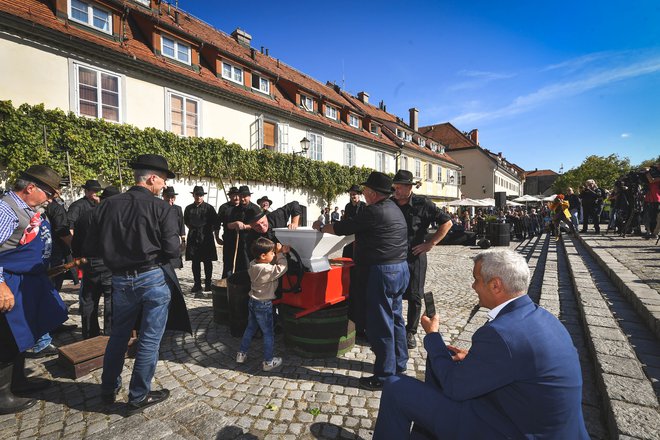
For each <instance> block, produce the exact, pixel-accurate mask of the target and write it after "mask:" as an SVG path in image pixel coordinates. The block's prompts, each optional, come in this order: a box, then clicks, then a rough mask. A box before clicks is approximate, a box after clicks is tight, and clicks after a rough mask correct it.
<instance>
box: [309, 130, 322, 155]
mask: <svg viewBox="0 0 660 440" xmlns="http://www.w3.org/2000/svg"><path fill="white" fill-rule="evenodd" d="M307 139H309V158H310V159H312V160H323V136H321V135H320V134H314V133H307Z"/></svg>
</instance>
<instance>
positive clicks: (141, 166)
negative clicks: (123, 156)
mask: <svg viewBox="0 0 660 440" xmlns="http://www.w3.org/2000/svg"><path fill="white" fill-rule="evenodd" d="M131 168H133V169H134V170H155V171H163V172H165V173H167V178H168V179H174V177H176V176H175V175H174V173H173V172H172V171H170V168H169V166H168V165H167V159H165V158H164V157H163V156H161V155H160V154H140V155H139V156H138V157H137V159H135V161H134V162H133V163H132V164H131Z"/></svg>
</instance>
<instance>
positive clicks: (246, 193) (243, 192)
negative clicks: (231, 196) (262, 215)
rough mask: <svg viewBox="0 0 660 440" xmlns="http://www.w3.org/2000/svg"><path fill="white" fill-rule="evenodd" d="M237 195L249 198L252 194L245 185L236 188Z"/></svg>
mask: <svg viewBox="0 0 660 440" xmlns="http://www.w3.org/2000/svg"><path fill="white" fill-rule="evenodd" d="M238 193H239V194H240V195H242V196H249V195H251V194H252V193H251V192H250V187H249V186H247V185H243V186H241V187H240V188H238Z"/></svg>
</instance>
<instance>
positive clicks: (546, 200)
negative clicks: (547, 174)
mask: <svg viewBox="0 0 660 440" xmlns="http://www.w3.org/2000/svg"><path fill="white" fill-rule="evenodd" d="M556 198H557V194H552V195H549V196H548V197H545V198H544V199H543V201H544V202H553V201H554V200H555V199H556Z"/></svg>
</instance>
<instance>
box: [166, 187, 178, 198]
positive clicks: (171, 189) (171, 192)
mask: <svg viewBox="0 0 660 440" xmlns="http://www.w3.org/2000/svg"><path fill="white" fill-rule="evenodd" d="M178 195H179V193H178V192H174V187H173V186H168V187H167V188H165V189H164V190H163V197H165V196H167V197H174V196H178Z"/></svg>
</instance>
